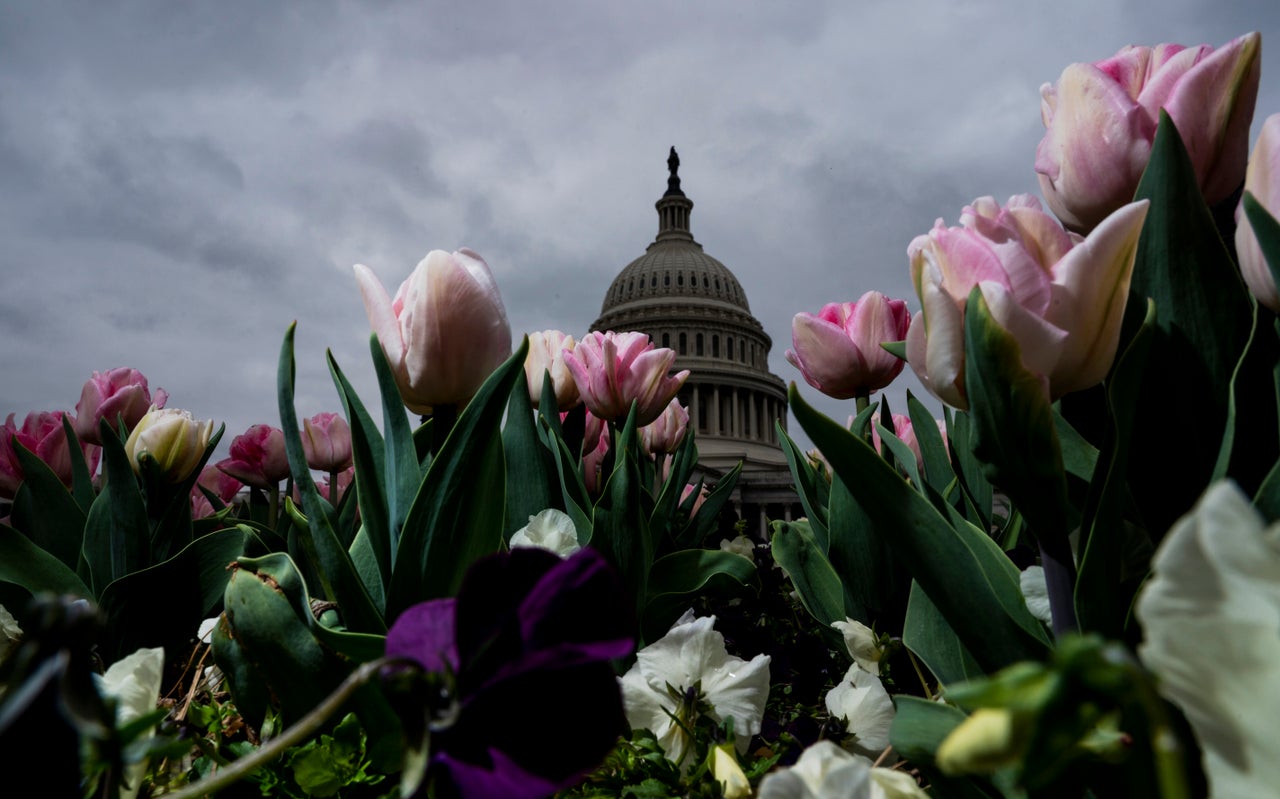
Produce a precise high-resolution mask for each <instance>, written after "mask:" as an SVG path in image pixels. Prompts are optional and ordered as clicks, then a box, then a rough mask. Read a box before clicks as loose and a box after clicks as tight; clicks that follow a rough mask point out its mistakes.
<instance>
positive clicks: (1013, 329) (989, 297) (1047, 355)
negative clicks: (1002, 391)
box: [979, 283, 1067, 388]
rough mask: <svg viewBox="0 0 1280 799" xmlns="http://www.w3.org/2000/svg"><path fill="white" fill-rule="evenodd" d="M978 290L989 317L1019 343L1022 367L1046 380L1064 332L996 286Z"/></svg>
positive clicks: (987, 284)
mask: <svg viewBox="0 0 1280 799" xmlns="http://www.w3.org/2000/svg"><path fill="white" fill-rule="evenodd" d="M979 288H981V290H982V298H983V299H984V300H986V302H987V308H989V309H990V311H991V318H992V319H994V320H995V321H996V323H997V324H999V325H1000V326H1001V327H1003V328H1004V329H1005V330H1007V331H1009V333H1010V334H1011V335H1012V336H1013V337H1014V339H1015V340H1016V341H1017V342H1018V349H1019V352H1020V353H1021V355H1022V365H1023V366H1024V367H1026V368H1027V369H1028V370H1030V371H1031V372H1034V373H1035V374H1037V375H1043V376H1045V377H1046V378H1047V377H1048V376H1049V375H1051V374H1052V373H1053V370H1054V367H1055V366H1056V365H1057V363H1058V359H1059V357H1060V353H1061V351H1062V348H1063V346H1064V344H1065V342H1066V340H1067V331H1066V330H1063V329H1062V328H1060V327H1057V326H1055V325H1053V324H1052V323H1050V322H1049V321H1047V320H1046V319H1044V318H1043V317H1040V316H1038V315H1036V314H1034V313H1032V312H1031V311H1029V310H1027V309H1026V308H1023V307H1022V306H1021V305H1019V304H1018V302H1017V300H1016V299H1015V298H1014V297H1013V296H1012V295H1011V294H1010V293H1009V292H1008V291H1007V290H1006V289H1005V288H1004V287H1003V286H1001V285H1000V284H999V283H980V284H979ZM1046 388H1047V386H1046Z"/></svg>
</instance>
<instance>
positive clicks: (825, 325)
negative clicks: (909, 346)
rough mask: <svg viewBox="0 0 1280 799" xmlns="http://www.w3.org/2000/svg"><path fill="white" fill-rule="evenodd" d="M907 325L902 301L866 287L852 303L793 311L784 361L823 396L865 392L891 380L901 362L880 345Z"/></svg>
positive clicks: (899, 338) (901, 335) (899, 336)
mask: <svg viewBox="0 0 1280 799" xmlns="http://www.w3.org/2000/svg"><path fill="white" fill-rule="evenodd" d="M910 325H911V314H910V313H908V312H907V304H906V303H905V302H903V301H902V300H891V299H889V298H888V297H886V296H885V295H883V294H881V293H880V292H878V291H868V292H867V293H866V294H863V295H862V297H861V298H859V299H858V301H857V302H842V303H830V304H829V305H825V306H823V308H822V310H821V311H819V312H818V314H817V316H814V315H813V314H808V313H798V314H796V315H795V318H794V319H793V320H792V321H791V344H792V347H793V348H794V349H789V350H787V360H788V361H790V362H791V365H792V366H794V367H796V368H797V369H799V370H800V374H802V375H804V379H805V382H807V383H808V384H809V385H811V386H813V387H814V388H816V389H818V390H819V391H821V392H822V393H823V394H826V395H827V396H828V397H834V398H835V399H849V398H851V397H866V396H870V395H871V394H872V393H874V392H875V391H877V390H879V389H882V388H884V387H885V386H887V385H889V384H890V383H892V382H893V379H894V378H895V377H897V376H898V375H899V374H900V373H901V372H902V367H903V365H904V364H903V362H902V360H901V359H900V358H898V357H897V356H895V355H893V354H892V353H890V352H888V351H887V350H885V349H884V348H883V347H881V346H880V345H881V344H882V343H886V342H890V341H902V340H903V339H904V338H906V337H907V329H908V327H910Z"/></svg>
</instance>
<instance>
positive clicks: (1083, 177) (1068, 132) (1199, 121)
mask: <svg viewBox="0 0 1280 799" xmlns="http://www.w3.org/2000/svg"><path fill="white" fill-rule="evenodd" d="M1261 41H1262V39H1261V36H1259V35H1258V34H1257V33H1250V34H1247V35H1245V36H1241V37H1240V38H1238V39H1234V40H1232V41H1230V42H1228V43H1227V44H1226V45H1224V46H1222V47H1220V48H1218V49H1217V50H1215V49H1213V48H1212V47H1209V46H1208V45H1201V46H1199V47H1191V48H1185V47H1183V46H1181V45H1177V44H1161V45H1158V46H1156V47H1126V48H1124V49H1123V50H1121V51H1120V52H1119V53H1116V55H1115V56H1113V57H1111V58H1108V59H1106V60H1105V61H1098V62H1095V63H1093V64H1072V65H1071V66H1069V67H1067V68H1066V69H1065V70H1063V72H1062V76H1061V77H1060V78H1058V82H1057V84H1055V85H1050V84H1047V83H1046V84H1045V85H1044V86H1043V87H1041V89H1040V95H1041V103H1040V108H1041V111H1040V113H1041V117H1042V118H1043V120H1044V125H1045V128H1046V129H1047V130H1046V132H1045V135H1044V138H1043V139H1042V140H1041V141H1040V146H1039V148H1037V150H1036V172H1038V173H1040V189H1041V192H1042V193H1043V194H1044V197H1045V199H1046V200H1047V201H1048V203H1049V207H1050V208H1052V209H1053V212H1054V213H1055V214H1057V215H1058V218H1059V219H1061V220H1062V222H1063V224H1065V225H1066V226H1067V227H1068V228H1071V229H1072V230H1078V231H1080V232H1085V231H1088V230H1092V229H1093V227H1094V226H1095V225H1097V224H1098V223H1100V222H1101V221H1102V220H1103V219H1104V218H1105V217H1106V216H1107V215H1109V214H1110V213H1111V212H1113V211H1115V210H1116V209H1117V208H1119V207H1120V206H1122V205H1124V204H1125V203H1127V202H1129V201H1130V200H1131V199H1133V193H1134V190H1135V189H1136V188H1137V186H1138V180H1139V179H1140V178H1141V177H1142V171H1143V170H1144V169H1145V168H1146V166H1147V160H1148V158H1149V157H1150V155H1151V143H1152V142H1153V141H1154V140H1155V135H1156V126H1157V124H1158V123H1159V121H1160V109H1162V108H1163V109H1164V110H1165V111H1167V112H1168V113H1169V116H1170V118H1171V119H1172V120H1173V123H1174V125H1175V126H1176V127H1177V129H1178V134H1179V135H1180V136H1181V138H1182V141H1183V143H1184V144H1185V145H1186V148H1187V152H1188V154H1189V155H1190V156H1191V163H1192V165H1193V166H1194V167H1195V172H1196V178H1197V179H1198V181H1199V183H1200V190H1201V191H1202V192H1203V194H1204V198H1205V201H1206V202H1208V203H1209V204H1210V205H1213V204H1215V203H1219V202H1221V201H1223V200H1225V199H1227V198H1228V197H1230V196H1231V195H1232V194H1233V193H1234V192H1235V191H1236V189H1237V188H1239V186H1240V183H1241V181H1243V180H1244V171H1245V161H1246V159H1247V157H1248V153H1249V124H1250V123H1251V122H1252V121H1253V108H1254V103H1255V101H1256V100H1257V96H1258V78H1259V71H1260V68H1261V63H1262V59H1261V56H1260V52H1261Z"/></svg>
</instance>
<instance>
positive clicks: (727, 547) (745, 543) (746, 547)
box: [720, 535, 756, 563]
mask: <svg viewBox="0 0 1280 799" xmlns="http://www.w3.org/2000/svg"><path fill="white" fill-rule="evenodd" d="M720 550H721V551H722V552H732V553H733V554H735V555H741V556H742V557H744V558H746V559H747V560H749V561H751V562H752V563H755V560H756V556H755V551H756V545H755V543H754V542H752V540H751V539H750V538H747V537H746V536H745V535H740V536H737V537H735V538H734V539H733V540H732V541H730V540H729V539H727V538H721V539H720Z"/></svg>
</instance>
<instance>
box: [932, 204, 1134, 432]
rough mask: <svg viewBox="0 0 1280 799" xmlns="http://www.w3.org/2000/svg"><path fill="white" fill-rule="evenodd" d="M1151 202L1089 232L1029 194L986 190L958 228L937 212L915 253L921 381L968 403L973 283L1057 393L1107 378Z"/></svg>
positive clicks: (1030, 365)
mask: <svg viewBox="0 0 1280 799" xmlns="http://www.w3.org/2000/svg"><path fill="white" fill-rule="evenodd" d="M1147 206H1148V203H1147V201H1145V200H1143V201H1141V202H1137V203H1130V204H1129V205H1126V206H1124V207H1123V208H1121V209H1120V210H1118V211H1116V212H1115V213H1113V214H1112V215H1111V216H1109V217H1107V218H1106V219H1104V220H1103V221H1102V223H1101V224H1100V225H1098V227H1097V228H1095V229H1094V230H1093V232H1092V233H1090V234H1089V236H1088V238H1084V239H1082V238H1081V237H1080V236H1078V235H1076V234H1073V233H1068V232H1067V231H1065V230H1063V229H1062V227H1061V226H1060V225H1059V224H1058V223H1057V222H1056V221H1055V220H1054V219H1053V218H1052V217H1051V216H1049V215H1048V214H1046V213H1044V211H1043V210H1042V209H1041V206H1040V202H1039V201H1038V200H1036V199H1035V198H1034V197H1032V196H1030V195H1026V194H1021V195H1017V196H1015V197H1013V198H1011V199H1010V200H1009V202H1008V204H1006V205H1005V206H1003V207H1002V206H1000V205H999V204H998V203H997V202H996V201H995V200H994V199H992V198H990V197H983V198H980V199H977V200H975V201H974V202H973V204H972V205H970V206H966V207H965V209H964V211H963V213H962V214H961V216H960V222H961V226H960V227H946V226H945V225H944V224H943V221H942V220H941V219H939V220H938V222H937V224H936V226H935V227H934V229H933V230H931V231H930V232H929V233H928V234H926V235H922V236H917V237H916V239H915V240H914V241H912V242H911V246H910V247H908V249H907V254H908V256H909V258H910V261H911V279H912V282H913V283H914V284H915V288H916V292H917V294H918V295H919V297H920V304H921V306H922V310H921V311H920V312H918V313H917V314H916V316H915V318H914V320H913V321H912V323H911V329H910V331H909V332H908V334H907V360H908V362H909V363H910V364H911V368H912V369H913V370H914V371H915V373H916V376H917V377H919V378H920V382H921V383H923V384H924V386H925V388H927V389H928V390H929V391H930V392H932V393H933V395H934V396H936V397H938V399H940V400H942V401H943V402H945V403H947V404H948V405H951V406H952V407H955V408H959V409H961V410H966V409H968V407H969V401H968V396H967V394H966V391H965V368H964V367H965V346H964V316H965V307H966V304H967V301H968V298H969V293H970V291H971V290H972V289H973V288H974V287H975V286H977V287H978V288H979V289H980V290H981V292H982V296H983V299H984V300H985V301H986V303H987V306H988V307H989V308H990V311H991V315H992V317H993V318H994V319H995V321H996V323H997V324H999V325H1000V326H1001V327H1003V328H1004V329H1005V330H1007V331H1008V332H1009V333H1010V334H1012V335H1013V337H1014V339H1015V340H1016V341H1017V342H1018V345H1019V349H1020V352H1021V358H1022V364H1023V366H1024V367H1025V368H1027V369H1028V370H1030V371H1031V372H1032V373H1034V374H1036V375H1038V376H1039V377H1040V378H1041V381H1042V383H1043V385H1044V388H1045V391H1046V392H1047V394H1048V395H1049V396H1050V397H1051V398H1054V399H1056V398H1058V397H1060V396H1062V395H1063V394H1067V393H1069V392H1072V391H1078V390H1080V389H1084V388H1089V387H1090V386H1093V385H1095V384H1097V383H1098V382H1100V381H1101V380H1102V378H1103V377H1105V376H1106V374H1107V371H1108V369H1110V367H1111V362H1112V360H1114V358H1115V353H1116V346H1117V343H1118V341H1119V336H1120V320H1121V317H1122V316H1123V315H1124V308H1125V303H1126V302H1127V300H1128V296H1129V282H1130V279H1131V278H1132V276H1133V263H1134V256H1135V255H1136V253H1137V247H1138V237H1139V235H1140V234H1141V232H1142V224H1143V222H1144V221H1145V219H1146V215H1147Z"/></svg>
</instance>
